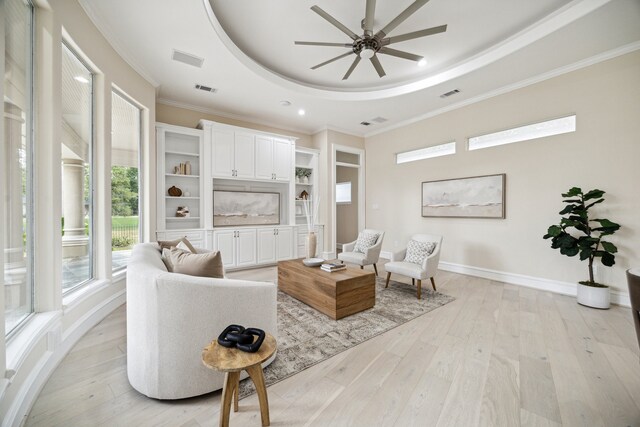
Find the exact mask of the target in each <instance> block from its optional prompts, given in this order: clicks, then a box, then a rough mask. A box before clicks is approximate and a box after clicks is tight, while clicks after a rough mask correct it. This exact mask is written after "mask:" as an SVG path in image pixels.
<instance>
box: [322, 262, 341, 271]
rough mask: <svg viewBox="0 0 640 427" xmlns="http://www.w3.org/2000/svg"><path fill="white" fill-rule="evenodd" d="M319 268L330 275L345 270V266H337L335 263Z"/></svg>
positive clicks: (325, 264)
mask: <svg viewBox="0 0 640 427" xmlns="http://www.w3.org/2000/svg"><path fill="white" fill-rule="evenodd" d="M320 268H321V269H322V270H324V271H328V272H329V273H332V272H334V271H340V270H346V269H347V266H346V265H344V264H337V263H331V262H329V263H327V262H326V263H324V264H322V265H321V266H320Z"/></svg>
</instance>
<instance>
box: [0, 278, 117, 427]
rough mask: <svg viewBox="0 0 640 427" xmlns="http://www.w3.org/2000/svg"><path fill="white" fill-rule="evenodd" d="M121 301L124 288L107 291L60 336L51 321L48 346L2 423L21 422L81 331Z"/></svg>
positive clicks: (57, 323) (14, 424) (109, 311)
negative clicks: (101, 300) (111, 293)
mask: <svg viewBox="0 0 640 427" xmlns="http://www.w3.org/2000/svg"><path fill="white" fill-rule="evenodd" d="M125 301H126V289H123V290H121V291H119V292H117V293H115V294H114V295H111V296H110V297H109V298H108V299H106V300H105V301H103V302H102V303H101V304H100V305H97V306H96V307H93V308H92V309H91V310H90V311H88V312H87V313H86V314H85V315H84V316H82V317H81V318H80V319H78V320H77V321H76V322H75V323H74V324H73V325H71V327H70V328H69V329H68V330H67V332H66V333H65V335H64V337H62V336H61V333H60V332H61V324H60V322H55V324H53V325H52V326H51V328H50V329H49V330H48V331H45V333H46V334H48V336H49V338H48V349H47V351H45V352H44V354H43V355H42V357H41V358H40V360H39V361H38V362H37V363H36V365H35V366H34V367H33V368H32V369H31V371H30V372H29V375H28V377H27V379H26V380H25V382H24V383H23V384H22V385H21V387H20V390H19V391H18V393H17V395H16V397H15V399H14V400H13V402H12V403H11V405H10V407H9V409H8V411H7V413H6V416H5V418H4V420H2V426H3V427H5V426H20V425H23V424H24V422H25V421H26V418H27V416H28V415H29V411H30V410H31V408H32V406H33V404H34V403H35V401H36V399H37V397H38V395H39V394H40V391H41V390H42V388H43V387H44V385H45V384H46V382H47V380H48V379H49V377H50V376H51V374H52V373H53V371H54V370H55V369H56V367H57V366H58V365H59V364H60V362H61V361H62V359H64V357H65V356H66V355H67V353H69V351H71V349H72V348H73V346H74V345H75V344H76V343H77V342H78V341H79V340H80V338H82V337H83V336H84V334H86V333H87V332H88V331H89V330H90V329H91V328H93V327H94V326H95V325H97V324H98V323H99V322H100V321H102V320H103V319H104V318H105V317H107V315H109V314H110V313H111V312H112V311H113V310H115V309H116V308H118V307H120V306H121V305H122V304H124V303H125Z"/></svg>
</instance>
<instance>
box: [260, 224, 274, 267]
mask: <svg viewBox="0 0 640 427" xmlns="http://www.w3.org/2000/svg"><path fill="white" fill-rule="evenodd" d="M275 261H276V233H275V229H273V228H260V229H258V264H264V263H269V262H275Z"/></svg>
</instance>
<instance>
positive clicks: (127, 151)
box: [111, 91, 142, 271]
mask: <svg viewBox="0 0 640 427" xmlns="http://www.w3.org/2000/svg"><path fill="white" fill-rule="evenodd" d="M141 118H142V115H141V111H140V108H138V107H137V106H136V105H134V104H133V103H132V102H130V101H129V100H128V99H126V97H124V96H123V95H120V94H119V93H118V92H115V91H114V92H112V96H111V265H112V268H113V270H114V271H117V270H121V269H123V268H125V267H126V266H127V262H128V260H129V256H130V255H131V248H132V247H133V245H135V244H136V243H138V242H139V241H140V230H141V227H140V225H141V224H140V218H141V215H140V173H139V170H140V168H139V166H140V130H141V129H140V120H141Z"/></svg>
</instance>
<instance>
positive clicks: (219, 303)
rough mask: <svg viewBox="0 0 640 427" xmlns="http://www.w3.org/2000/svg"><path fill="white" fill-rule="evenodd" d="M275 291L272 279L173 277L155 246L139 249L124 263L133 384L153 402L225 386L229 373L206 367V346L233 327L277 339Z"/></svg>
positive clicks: (206, 391)
mask: <svg viewBox="0 0 640 427" xmlns="http://www.w3.org/2000/svg"><path fill="white" fill-rule="evenodd" d="M276 294H277V288H276V285H275V284H274V283H270V282H253V281H248V280H234V279H228V278H223V279H213V278H210V277H196V276H188V275H185V274H179V273H169V272H168V271H167V269H166V267H165V265H164V263H163V262H162V259H161V256H160V250H159V247H158V245H157V244H155V243H140V244H137V245H135V246H134V248H133V252H132V254H131V259H130V261H129V264H128V265H127V376H128V377H129V382H130V383H131V386H132V387H133V388H135V389H136V390H138V391H139V392H140V393H142V394H144V395H146V396H149V397H153V398H155V399H182V398H185V397H192V396H198V395H201V394H205V393H210V392H212V391H214V390H218V389H221V388H222V386H223V384H224V372H217V371H214V370H212V369H208V368H207V367H205V366H204V365H203V364H202V349H203V348H204V347H205V346H206V345H207V344H209V343H210V342H211V341H212V340H214V339H216V338H217V337H218V334H220V332H222V330H223V329H224V328H225V327H227V326H228V325H229V324H238V325H242V326H244V327H255V328H260V329H263V330H264V331H265V332H268V333H270V334H271V335H273V336H274V337H277V320H276ZM272 360H273V358H272V359H270V360H268V361H267V362H265V363H263V366H266V365H268V364H269V363H271V361H272ZM243 377H246V374H245V375H243V376H241V377H240V378H243Z"/></svg>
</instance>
